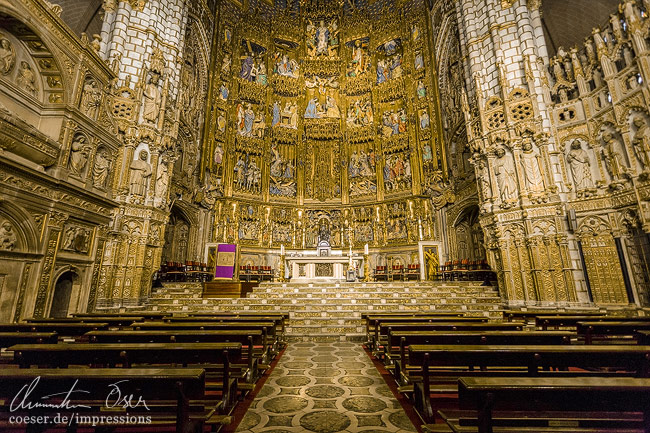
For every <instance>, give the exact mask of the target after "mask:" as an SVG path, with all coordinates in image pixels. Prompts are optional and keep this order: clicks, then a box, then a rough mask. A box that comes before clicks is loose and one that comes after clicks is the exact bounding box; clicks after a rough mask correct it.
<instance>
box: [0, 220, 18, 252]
mask: <svg viewBox="0 0 650 433" xmlns="http://www.w3.org/2000/svg"><path fill="white" fill-rule="evenodd" d="M17 241H18V238H17V237H16V233H15V232H14V227H13V226H12V225H11V223H10V222H9V221H4V222H3V223H2V226H0V250H5V251H13V249H14V248H16V242H17Z"/></svg>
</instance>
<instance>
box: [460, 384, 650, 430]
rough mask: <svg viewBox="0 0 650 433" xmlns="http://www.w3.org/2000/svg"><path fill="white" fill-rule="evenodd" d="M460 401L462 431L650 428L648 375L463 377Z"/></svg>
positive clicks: (649, 385) (649, 386)
mask: <svg viewBox="0 0 650 433" xmlns="http://www.w3.org/2000/svg"><path fill="white" fill-rule="evenodd" d="M458 401H459V406H460V409H461V410H464V411H471V412H470V413H466V414H464V416H463V417H462V418H459V419H456V420H450V419H449V418H448V420H447V422H448V424H449V425H450V427H451V428H452V430H453V431H454V432H458V433H461V432H462V433H469V432H478V433H493V432H494V431H518V432H567V431H573V432H582V431H589V432H602V433H604V432H623V431H626V432H631V431H637V432H646V433H647V432H650V379H638V378H517V379H516V380H513V379H511V378H493V377H463V378H461V379H460V380H459V383H458ZM513 411H519V412H518V413H515V414H513ZM630 412H639V413H640V414H639V415H640V416H637V417H634V416H630ZM468 415H469V416H468ZM513 415H514V416H513Z"/></svg>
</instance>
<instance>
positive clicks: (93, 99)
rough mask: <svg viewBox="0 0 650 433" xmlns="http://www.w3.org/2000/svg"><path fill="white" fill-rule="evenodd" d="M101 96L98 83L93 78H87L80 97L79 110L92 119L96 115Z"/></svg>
mask: <svg viewBox="0 0 650 433" xmlns="http://www.w3.org/2000/svg"><path fill="white" fill-rule="evenodd" d="M101 98H102V91H101V89H100V88H99V84H98V83H97V81H96V80H95V79H93V78H88V79H87V80H86V82H85V83H84V90H83V96H82V97H81V107H80V108H81V112H82V113H84V114H85V115H86V116H88V117H90V118H93V119H94V118H95V116H97V111H98V110H99V104H100V102H101Z"/></svg>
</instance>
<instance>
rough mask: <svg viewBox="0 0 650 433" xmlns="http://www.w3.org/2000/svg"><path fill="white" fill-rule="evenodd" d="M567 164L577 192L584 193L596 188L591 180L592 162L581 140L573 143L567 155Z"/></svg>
mask: <svg viewBox="0 0 650 433" xmlns="http://www.w3.org/2000/svg"><path fill="white" fill-rule="evenodd" d="M566 159H567V162H568V163H569V168H570V169H571V174H572V176H573V183H574V184H575V187H576V190H577V191H584V190H586V189H590V188H593V187H594V183H593V181H592V179H591V176H592V175H591V162H590V161H589V155H588V154H587V152H586V151H585V150H584V149H583V148H582V145H581V144H580V141H579V140H573V141H572V142H571V150H570V151H569V153H568V154H567V157H566Z"/></svg>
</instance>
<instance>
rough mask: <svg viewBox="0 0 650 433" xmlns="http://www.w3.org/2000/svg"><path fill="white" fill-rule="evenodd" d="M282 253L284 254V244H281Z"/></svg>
mask: <svg viewBox="0 0 650 433" xmlns="http://www.w3.org/2000/svg"><path fill="white" fill-rule="evenodd" d="M280 255H281V256H283V255H284V244H280Z"/></svg>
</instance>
